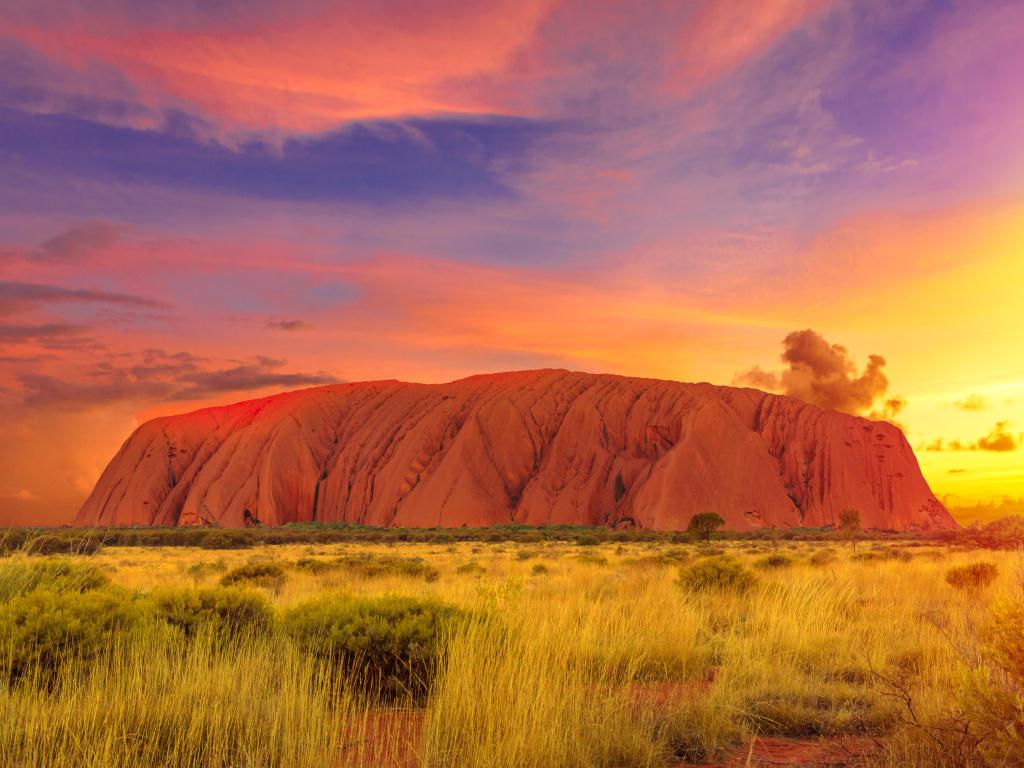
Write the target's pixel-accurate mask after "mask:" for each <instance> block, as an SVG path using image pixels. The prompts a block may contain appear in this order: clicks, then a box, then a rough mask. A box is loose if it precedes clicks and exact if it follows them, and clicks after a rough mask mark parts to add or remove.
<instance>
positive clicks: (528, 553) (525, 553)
mask: <svg viewBox="0 0 1024 768" xmlns="http://www.w3.org/2000/svg"><path fill="white" fill-rule="evenodd" d="M538 554H539V553H538V552H537V550H535V549H520V550H519V551H518V552H516V560H529V559H531V558H534V557H537V556H538Z"/></svg>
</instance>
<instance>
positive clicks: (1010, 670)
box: [966, 563, 1024, 766]
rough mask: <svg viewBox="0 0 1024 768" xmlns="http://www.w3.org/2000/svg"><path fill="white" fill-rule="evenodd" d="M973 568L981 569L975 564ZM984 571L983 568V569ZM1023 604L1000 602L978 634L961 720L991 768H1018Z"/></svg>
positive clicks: (1022, 761)
mask: <svg viewBox="0 0 1024 768" xmlns="http://www.w3.org/2000/svg"><path fill="white" fill-rule="evenodd" d="M975 565H981V563H976V564H975ZM986 565H987V563H986ZM1022 626H1024V602H1022V601H1021V600H1020V598H1019V597H1018V598H1017V599H1015V600H1000V601H998V602H997V603H996V604H995V606H994V607H993V610H992V614H991V615H990V617H989V618H988V620H987V621H986V622H985V624H984V625H983V626H982V627H981V630H980V633H979V635H980V636H979V638H978V639H979V643H978V646H979V648H978V650H979V655H978V659H977V669H976V670H975V674H974V675H972V676H971V678H970V679H969V684H968V687H967V691H966V694H967V695H966V703H967V714H968V716H969V717H970V718H971V724H972V725H973V726H974V729H975V731H976V733H977V736H978V737H979V738H978V742H979V744H980V747H981V751H982V753H983V754H984V756H985V757H986V758H987V762H985V763H979V764H982V765H991V766H1021V765H1024V751H1022V744H1024V737H1022V734H1024V693H1022V692H1024V633H1022V632H1021V627H1022Z"/></svg>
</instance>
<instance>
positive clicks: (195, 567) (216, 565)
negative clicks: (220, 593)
mask: <svg viewBox="0 0 1024 768" xmlns="http://www.w3.org/2000/svg"><path fill="white" fill-rule="evenodd" d="M227 568H228V565H227V563H225V562H224V561H223V560H215V561H213V562H205V561H204V562H201V563H191V564H190V565H189V566H188V568H186V569H185V573H187V574H188V575H189V576H191V577H192V578H193V579H194V580H195V581H199V580H200V579H203V578H205V577H206V576H207V575H208V574H211V573H223V572H224V571H226V570H227Z"/></svg>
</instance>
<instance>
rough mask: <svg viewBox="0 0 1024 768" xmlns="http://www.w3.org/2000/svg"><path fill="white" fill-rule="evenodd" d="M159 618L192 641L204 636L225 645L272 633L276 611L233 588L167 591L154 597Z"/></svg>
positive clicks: (253, 594) (260, 597)
mask: <svg viewBox="0 0 1024 768" xmlns="http://www.w3.org/2000/svg"><path fill="white" fill-rule="evenodd" d="M152 600H153V605H154V608H155V613H156V616H157V618H159V619H162V620H163V621H166V622H167V623H168V624H170V625H171V626H172V627H175V628H176V629H178V630H180V631H181V632H182V634H183V635H184V636H185V637H186V638H187V639H191V638H194V637H196V636H197V635H200V634H202V633H209V635H210V636H211V637H212V638H213V639H215V640H217V641H221V642H227V641H231V640H234V639H236V638H238V637H243V636H252V635H259V634H264V633H266V632H268V631H269V630H270V629H271V628H272V627H273V625H274V609H273V608H272V607H271V605H270V603H269V602H267V600H266V598H264V597H263V595H261V594H259V593H257V592H250V591H247V590H243V589H237V588H233V587H208V588H205V589H165V590H157V591H155V592H153V594H152Z"/></svg>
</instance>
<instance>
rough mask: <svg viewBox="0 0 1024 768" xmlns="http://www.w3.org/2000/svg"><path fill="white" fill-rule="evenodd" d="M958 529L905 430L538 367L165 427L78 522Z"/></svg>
mask: <svg viewBox="0 0 1024 768" xmlns="http://www.w3.org/2000/svg"><path fill="white" fill-rule="evenodd" d="M847 507H852V508H855V509H857V510H859V511H860V517H861V523H862V525H863V526H864V527H865V528H877V529H895V530H908V529H922V530H924V529H937V528H953V527H956V523H954V522H953V519H952V518H951V517H950V515H949V513H948V512H947V511H946V509H945V508H944V507H943V505H942V504H941V503H939V501H938V500H937V499H936V498H935V496H934V494H933V493H932V492H931V490H930V489H929V487H928V484H927V483H926V482H925V479H924V477H923V476H922V475H921V471H920V469H919V467H918V464H917V459H916V458H915V456H914V453H913V451H912V450H911V448H910V445H909V444H908V443H907V440H906V438H905V437H904V436H903V433H902V432H901V431H900V430H899V429H898V428H897V427H895V426H893V425H891V424H888V423H886V422H880V421H869V420H867V419H863V418H859V417H855V416H850V415H847V414H843V413H837V412H834V411H823V410H820V409H819V408H816V407H815V406H812V405H809V404H807V403H804V402H802V401H800V400H796V399H794V398H790V397H783V396H779V395H772V394H767V393H764V392H760V391H758V390H754V389H738V388H734V387H719V386H713V385H711V384H684V383H679V382H675V381H659V380H654V379H639V378H627V377H622V376H612V375H596V374H587V373H574V372H569V371H561V370H544V371H524V372H517V373H502V374H493V375H483V376H474V377H471V378H468V379H462V380H460V381H454V382H451V383H449V384H408V383H403V382H398V381H375V382H364V383H358V384H338V385H331V386H326V387H318V388H315V389H306V390H301V391H297V392H289V393H285V394H281V395H275V396H272V397H265V398H260V399H257V400H249V401H246V402H242V403H236V404H234V405H227V406H223V407H216V408H206V409H203V410H200V411H195V412H193V413H187V414H183V415H180V416H170V417H166V418H159V419H154V420H153V421H150V422H147V423H146V424H143V425H142V426H141V427H139V428H138V429H137V430H136V431H135V433H134V434H133V435H132V436H131V437H130V438H129V439H128V441H127V442H126V443H125V444H124V445H123V446H122V448H121V450H120V451H119V452H118V454H117V455H116V456H115V457H114V459H113V460H112V461H111V462H110V464H109V466H108V467H107V468H106V470H105V471H104V473H103V476H102V477H101V478H100V480H99V482H98V483H97V485H96V488H95V489H94V490H93V492H92V494H91V495H90V496H89V498H88V500H87V501H86V502H85V505H84V506H83V507H82V509H81V511H80V512H79V513H78V516H77V518H76V523H77V524H79V525H140V524H141V525H165V526H169V525H196V524H213V525H220V526H225V527H241V526H243V525H245V524H247V522H248V523H251V522H252V521H259V522H261V523H263V524H266V525H280V524H283V523H289V522H306V521H330V522H350V523H363V524H367V525H378V526H410V527H431V526H446V527H458V526H464V525H466V526H484V525H496V524H507V523H526V524H529V525H544V524H558V523H571V524H584V525H636V526H638V527H641V528H650V529H658V530H675V529H682V528H685V527H686V526H687V524H688V523H689V520H690V517H691V516H693V515H694V514H697V513H699V512H717V513H718V514H720V515H721V516H722V517H723V518H724V519H725V520H726V524H727V526H728V527H730V528H734V529H752V528H759V527H764V526H777V527H797V526H808V527H818V526H825V525H836V524H837V522H838V519H839V513H840V511H841V510H843V509H845V508H847Z"/></svg>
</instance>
